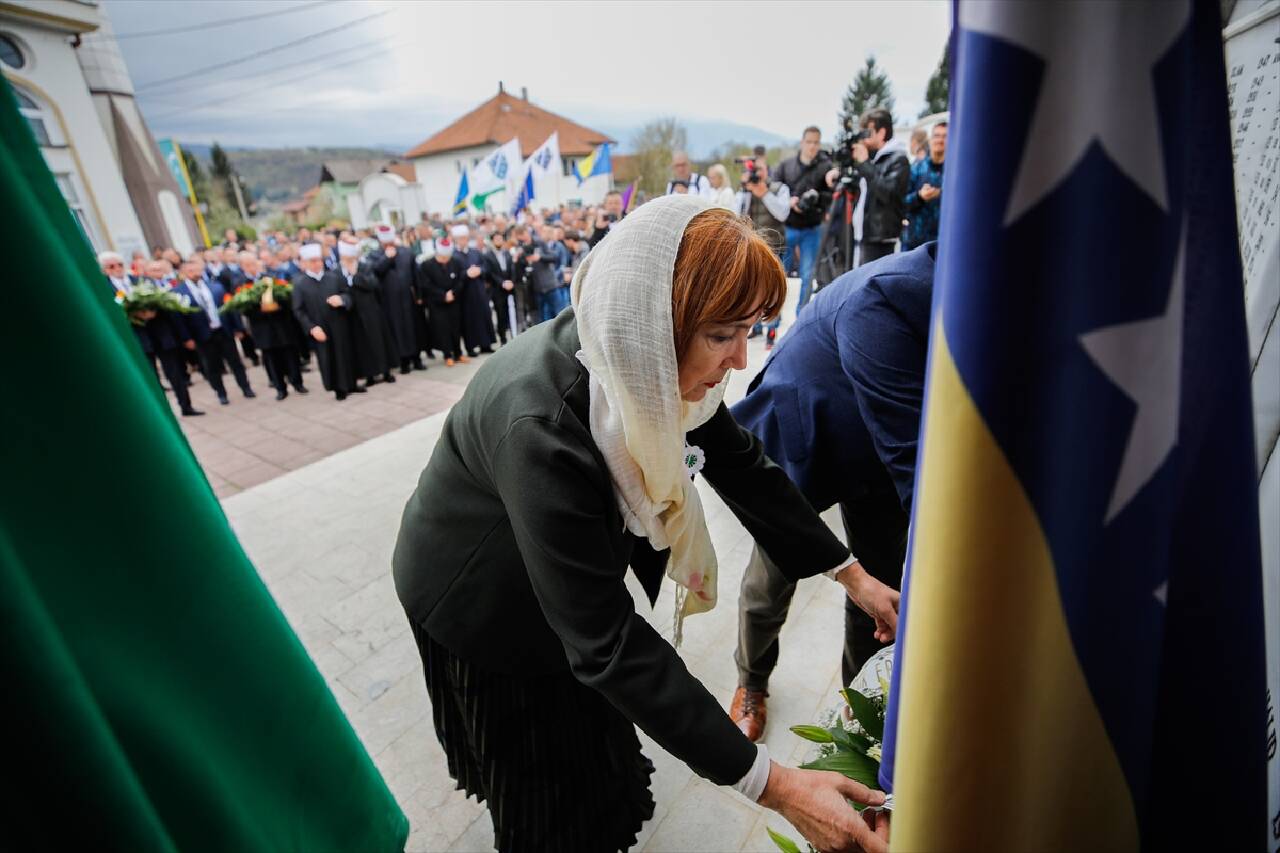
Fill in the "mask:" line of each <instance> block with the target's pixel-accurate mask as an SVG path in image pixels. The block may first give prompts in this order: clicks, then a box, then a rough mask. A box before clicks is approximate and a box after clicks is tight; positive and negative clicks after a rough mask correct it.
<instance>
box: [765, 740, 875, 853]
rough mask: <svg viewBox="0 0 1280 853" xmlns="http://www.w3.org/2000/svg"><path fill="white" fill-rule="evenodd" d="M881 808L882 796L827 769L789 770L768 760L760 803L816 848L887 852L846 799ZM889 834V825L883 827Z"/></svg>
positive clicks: (840, 852)
mask: <svg viewBox="0 0 1280 853" xmlns="http://www.w3.org/2000/svg"><path fill="white" fill-rule="evenodd" d="M846 800H853V801H854V802H858V803H864V804H866V805H869V806H879V805H881V804H883V803H884V794H883V793H881V792H880V791H873V790H871V789H870V788H868V787H867V786H865V785H862V784H860V783H858V782H855V781H853V780H852V779H849V778H846V777H845V776H842V775H841V774H839V773H833V772H831V771H827V770H793V769H792V768H789V767H783V766H782V765H780V764H778V763H777V762H773V761H771V762H769V781H768V782H766V783H765V786H764V793H762V794H761V795H760V805H762V806H765V807H766V808H770V809H773V810H774V811H776V812H778V813H779V814H781V815H782V816H783V817H785V818H786V819H787V820H789V821H790V822H791V825H792V826H794V827H795V828H796V829H798V830H800V834H801V835H803V836H804V837H805V838H806V839H808V841H809V843H810V844H812V845H813V846H814V847H816V848H817V849H819V850H822V851H832V853H855V851H867V853H888V850H889V844H888V841H887V840H886V838H885V837H884V836H881V835H879V834H878V832H877V829H878V827H874V826H872V825H869V824H868V823H867V821H865V820H863V818H862V815H860V814H858V812H857V811H856V810H855V809H854V808H853V806H851V805H849V803H847V802H845V801H846ZM885 832H886V833H887V832H888V827H887V826H886V827H885Z"/></svg>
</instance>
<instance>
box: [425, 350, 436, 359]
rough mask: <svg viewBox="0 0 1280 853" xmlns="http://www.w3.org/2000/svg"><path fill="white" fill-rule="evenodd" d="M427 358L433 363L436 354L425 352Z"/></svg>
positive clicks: (429, 351)
mask: <svg viewBox="0 0 1280 853" xmlns="http://www.w3.org/2000/svg"><path fill="white" fill-rule="evenodd" d="M427 358H429V359H431V360H432V361H435V360H436V354H435V353H433V352H431V350H427Z"/></svg>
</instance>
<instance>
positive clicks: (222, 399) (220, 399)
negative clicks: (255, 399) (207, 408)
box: [218, 394, 231, 406]
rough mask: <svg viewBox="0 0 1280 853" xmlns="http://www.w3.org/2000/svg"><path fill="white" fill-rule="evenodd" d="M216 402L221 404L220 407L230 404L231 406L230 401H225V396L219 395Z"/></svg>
mask: <svg viewBox="0 0 1280 853" xmlns="http://www.w3.org/2000/svg"><path fill="white" fill-rule="evenodd" d="M218 402H219V403H221V404H222V405H224V406H227V405H230V404H231V401H230V400H228V399H227V395H226V394H219V395H218Z"/></svg>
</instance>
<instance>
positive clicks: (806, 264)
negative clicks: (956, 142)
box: [776, 127, 905, 314]
mask: <svg viewBox="0 0 1280 853" xmlns="http://www.w3.org/2000/svg"><path fill="white" fill-rule="evenodd" d="M821 145H822V131H820V130H818V128H816V127H806V128H805V129H804V133H803V134H802V135H801V137H800V153H798V154H797V155H796V156H794V157H792V158H791V159H789V160H784V161H783V162H782V165H780V166H779V167H778V172H777V175H776V178H777V179H778V181H779V182H780V183H781V184H783V185H784V186H785V187H786V189H787V193H788V196H789V198H790V202H789V203H790V206H791V213H790V214H789V215H788V216H787V221H786V238H787V242H786V246H785V248H784V250H783V251H784V255H783V259H784V262H789V261H790V259H791V252H792V250H793V249H794V248H799V250H800V301H799V302H798V303H797V304H796V313H797V314H799V312H800V309H801V308H803V307H804V306H805V303H807V302H808V301H809V291H810V287H812V285H813V273H814V269H815V267H816V266H817V262H818V246H819V243H820V242H821V240H822V234H821V231H822V218H823V216H824V215H825V214H826V212H827V208H828V207H829V206H830V205H831V181H829V180H825V176H826V175H827V173H828V170H831V157H830V155H828V154H827V152H825V151H823V150H822V149H821V147H820V146H821ZM904 189H905V187H904ZM899 195H901V193H900V194H899ZM787 265H788V266H789V263H787Z"/></svg>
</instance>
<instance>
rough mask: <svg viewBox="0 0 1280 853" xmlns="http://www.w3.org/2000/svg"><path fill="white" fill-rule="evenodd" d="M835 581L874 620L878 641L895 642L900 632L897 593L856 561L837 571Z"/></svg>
mask: <svg viewBox="0 0 1280 853" xmlns="http://www.w3.org/2000/svg"><path fill="white" fill-rule="evenodd" d="M836 580H837V581H839V582H840V585H841V586H843V587H844V590H845V592H846V593H848V595H849V600H850V601H852V602H853V603H854V604H856V605H858V607H859V608H861V609H862V610H863V611H864V612H865V613H866V614H867V615H868V616H870V617H871V618H872V619H874V620H875V622H876V639H877V640H879V641H880V642H882V643H892V642H893V638H894V636H895V635H896V634H897V632H898V598H899V595H898V591H897V590H896V589H894V588H893V587H891V586H888V585H886V584H883V583H881V582H880V581H878V580H876V579H875V578H873V577H871V575H869V574H867V572H866V570H865V569H863V568H862V564H861V563H859V562H858V561H857V560H854V561H853V562H852V563H850V564H849V565H847V566H845V567H844V568H843V569H841V570H840V571H838V572H836Z"/></svg>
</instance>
